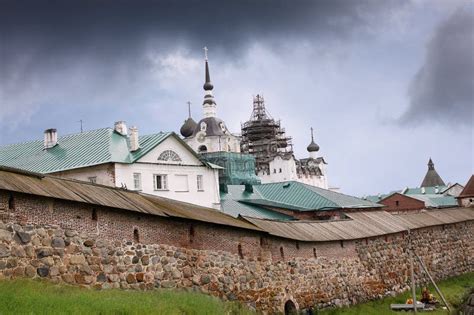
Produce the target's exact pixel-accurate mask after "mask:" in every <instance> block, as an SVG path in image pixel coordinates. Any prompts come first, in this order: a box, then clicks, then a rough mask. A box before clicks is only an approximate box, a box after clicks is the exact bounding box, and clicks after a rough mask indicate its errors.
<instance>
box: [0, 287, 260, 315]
mask: <svg viewBox="0 0 474 315" xmlns="http://www.w3.org/2000/svg"><path fill="white" fill-rule="evenodd" d="M0 314H1V315H3V314H216V315H217V314H218V315H221V314H254V313H253V312H251V311H250V310H249V309H247V308H245V307H243V306H242V305H241V304H238V303H231V302H221V301H220V300H219V299H217V298H213V297H211V296H207V295H204V294H198V293H191V292H184V291H173V290H157V291H147V292H142V291H122V290H104V291H96V290H89V289H83V288H79V287H72V286H65V285H53V284H51V283H48V282H45V281H35V280H26V279H25V280H14V281H7V280H5V281H0Z"/></svg>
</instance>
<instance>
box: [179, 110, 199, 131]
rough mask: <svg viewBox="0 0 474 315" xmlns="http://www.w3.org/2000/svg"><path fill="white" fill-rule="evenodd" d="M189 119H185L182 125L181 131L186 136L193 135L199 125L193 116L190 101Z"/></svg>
mask: <svg viewBox="0 0 474 315" xmlns="http://www.w3.org/2000/svg"><path fill="white" fill-rule="evenodd" d="M188 115H189V116H188V119H186V120H185V121H184V124H183V125H182V126H181V129H180V130H179V132H180V133H181V135H182V136H183V137H185V138H187V137H190V136H192V135H193V133H194V130H195V129H196V127H197V124H196V122H195V121H194V119H192V118H191V102H188Z"/></svg>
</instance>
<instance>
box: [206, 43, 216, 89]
mask: <svg viewBox="0 0 474 315" xmlns="http://www.w3.org/2000/svg"><path fill="white" fill-rule="evenodd" d="M203 49H204V60H205V62H206V79H205V80H206V81H205V83H204V90H205V91H212V89H213V88H214V86H213V85H212V83H211V75H210V74H209V62H208V59H207V50H208V49H207V47H204V48H203Z"/></svg>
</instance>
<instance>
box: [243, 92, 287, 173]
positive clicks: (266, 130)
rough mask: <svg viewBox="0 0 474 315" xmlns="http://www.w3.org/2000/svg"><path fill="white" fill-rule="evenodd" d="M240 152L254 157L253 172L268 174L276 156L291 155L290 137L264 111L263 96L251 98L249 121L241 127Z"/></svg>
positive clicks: (276, 121) (278, 123)
mask: <svg viewBox="0 0 474 315" xmlns="http://www.w3.org/2000/svg"><path fill="white" fill-rule="evenodd" d="M241 130H242V141H241V151H242V152H244V153H249V154H252V155H253V156H254V157H255V160H256V163H255V170H256V172H257V173H259V172H260V171H263V172H269V163H270V161H272V160H273V159H274V157H275V156H277V155H293V145H292V143H291V137H287V136H286V134H285V129H284V128H282V127H281V125H280V121H279V120H275V119H273V118H272V117H271V116H270V114H269V113H268V112H267V111H266V109H265V101H264V99H263V96H261V95H257V96H255V97H254V98H253V111H252V115H251V116H250V119H249V120H248V121H247V122H245V123H243V124H242V125H241Z"/></svg>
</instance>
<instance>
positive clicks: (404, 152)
mask: <svg viewBox="0 0 474 315" xmlns="http://www.w3.org/2000/svg"><path fill="white" fill-rule="evenodd" d="M204 46H207V47H208V48H209V59H210V61H209V63H210V68H211V79H212V82H213V84H214V95H215V97H216V101H217V104H218V116H219V117H220V118H222V119H224V120H225V121H226V123H227V125H228V126H229V128H230V129H231V130H232V131H233V132H240V123H241V122H244V121H245V120H247V119H248V118H249V116H250V114H251V109H252V96H253V95H255V94H257V93H260V94H263V95H264V97H265V101H266V105H267V109H268V111H269V112H270V114H271V115H272V116H273V117H274V118H278V119H281V121H282V125H283V126H284V127H285V128H286V131H287V134H288V135H290V136H292V137H293V143H294V148H295V152H296V156H297V157H298V158H302V157H306V156H307V155H308V154H307V152H306V146H307V145H308V144H309V142H310V133H309V129H310V127H314V129H315V140H316V142H317V143H318V144H319V145H320V147H321V149H320V152H319V153H320V155H321V156H323V157H324V158H325V160H326V161H327V162H328V165H327V169H328V179H329V183H330V186H335V187H340V188H341V191H342V192H345V193H349V194H354V195H358V196H362V195H366V194H376V193H379V192H387V191H390V190H394V189H401V188H404V187H406V186H410V187H416V186H419V185H420V183H421V181H422V179H423V177H424V175H425V173H426V170H427V166H426V164H427V162H428V159H429V158H430V157H432V158H433V161H434V163H435V167H436V169H437V170H438V172H439V174H440V175H441V177H442V178H443V179H444V180H445V182H460V183H462V184H464V183H465V182H466V181H467V179H468V178H469V177H470V175H471V174H472V173H473V172H474V165H473V164H474V149H473V137H474V130H473V119H474V114H473V104H474V94H473V93H474V57H473V56H474V4H473V2H472V1H455V0H449V1H448V0H438V1H437V0H411V1H409V0H407V1H402V0H394V1H390V0H386V1H379V0H373V1H369V0H360V1H356V0H353V1H351V0H345V1H334V0H324V1H299V0H298V1H295V0H293V1H265V0H262V1H233V2H232V1H171V0H169V1H121V0H118V1H67V0H64V1H40V0H37V1H21V0H20V1H17V0H15V1H6V0H3V1H0V125H1V126H2V128H1V130H2V132H1V133H0V145H6V144H10V143H15V142H20V141H26V140H33V139H41V138H42V133H43V130H44V129H47V128H57V129H58V132H59V135H64V134H70V133H75V132H78V131H79V130H80V124H79V122H78V121H79V120H80V119H82V120H83V121H84V128H85V129H86V130H88V129H96V128H102V127H107V126H110V127H111V126H113V123H114V121H116V120H125V121H127V123H128V124H129V125H136V126H138V128H139V132H140V133H141V134H148V133H154V132H158V131H171V130H172V131H176V132H178V131H179V128H180V126H181V124H182V123H183V121H184V119H185V118H186V116H187V108H186V106H187V105H186V102H187V101H191V102H192V114H193V117H194V118H195V119H196V120H198V119H199V118H200V117H201V116H202V108H201V104H202V100H203V94H204V93H203V90H202V84H203V79H204V64H203V50H202V48H203V47H204Z"/></svg>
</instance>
